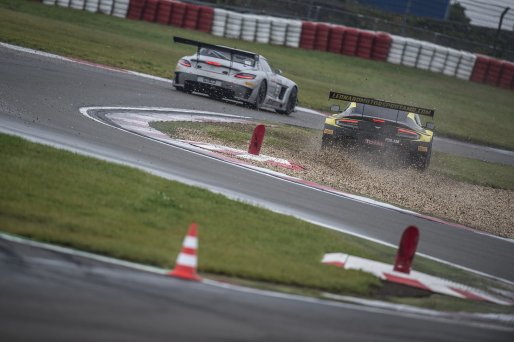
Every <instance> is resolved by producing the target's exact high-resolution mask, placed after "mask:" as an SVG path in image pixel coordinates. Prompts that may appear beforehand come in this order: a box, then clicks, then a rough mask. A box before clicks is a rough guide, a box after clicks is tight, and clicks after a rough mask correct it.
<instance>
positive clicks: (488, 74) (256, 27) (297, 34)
mask: <svg viewBox="0 0 514 342" xmlns="http://www.w3.org/2000/svg"><path fill="white" fill-rule="evenodd" d="M41 2H42V3H43V4H45V5H52V6H60V7H69V8H73V9H77V10H85V11H88V12H92V13H95V12H98V13H103V14H108V15H112V16H116V17H120V18H129V19H135V20H146V21H149V22H155V21H157V22H159V23H160V24H165V25H166V24H167V25H173V26H177V27H184V28H188V29H196V30H199V31H202V32H207V33H209V32H210V33H211V34H213V35H215V36H219V37H227V38H236V39H238V38H241V39H243V40H246V41H256V42H258V43H264V44H268V43H271V44H275V45H285V46H289V47H293V48H298V47H301V48H303V49H309V50H312V49H316V50H320V51H330V52H333V53H340V54H344V55H348V56H357V57H361V58H371V59H373V60H379V61H387V62H389V63H392V64H398V65H405V66H409V67H416V68H418V69H422V70H429V71H431V72H437V73H443V74H445V75H447V76H455V77H457V78H459V79H463V80H469V81H472V82H478V83H485V84H489V85H493V86H497V87H501V88H504V89H514V63H512V62H507V61H503V60H498V59H495V58H491V57H488V56H483V55H476V54H473V53H470V52H466V51H458V50H455V49H451V48H448V47H444V46H440V45H436V44H433V43H429V42H423V41H419V40H416V39H411V38H405V37H401V36H396V35H389V34H387V33H384V32H371V31H365V30H359V29H356V28H350V27H344V26H341V25H331V24H327V23H315V22H308V21H304V22H302V21H298V20H289V19H282V18H273V17H268V16H261V15H253V14H241V13H237V12H232V11H227V10H223V9H219V8H212V7H209V6H198V5H194V4H190V3H187V4H186V3H182V2H179V1H174V0H41Z"/></svg>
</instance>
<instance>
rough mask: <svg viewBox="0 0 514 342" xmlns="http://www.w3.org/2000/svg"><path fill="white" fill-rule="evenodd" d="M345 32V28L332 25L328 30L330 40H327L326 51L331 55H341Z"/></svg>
mask: <svg viewBox="0 0 514 342" xmlns="http://www.w3.org/2000/svg"><path fill="white" fill-rule="evenodd" d="M345 32H346V27H345V26H341V25H334V26H332V27H331V28H330V34H329V37H330V38H329V39H328V51H330V52H333V53H341V50H342V49H343V42H344V33H345Z"/></svg>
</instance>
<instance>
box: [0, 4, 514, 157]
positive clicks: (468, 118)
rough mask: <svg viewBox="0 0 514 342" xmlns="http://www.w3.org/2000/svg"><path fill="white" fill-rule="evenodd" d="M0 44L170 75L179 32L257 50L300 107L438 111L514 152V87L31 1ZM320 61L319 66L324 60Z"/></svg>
mask: <svg viewBox="0 0 514 342" xmlns="http://www.w3.org/2000/svg"><path fill="white" fill-rule="evenodd" d="M0 22H2V25H1V26H0V41H4V42H8V43H12V44H18V45H22V46H27V47H31V48H35V49H41V50H44V51H50V52H54V53H57V54H61V55H66V56H73V57H76V58H82V59H85V60H89V61H94V62H97V63H102V64H107V65H112V66H116V67H121V68H126V69H131V70H136V71H140V72H144V73H149V74H152V75H157V76H162V77H172V75H173V69H174V65H175V63H176V61H177V60H178V59H179V58H180V57H181V56H183V55H189V54H192V53H193V50H194V49H193V48H192V47H188V46H185V45H180V44H173V43H172V42H171V37H172V36H173V35H180V36H184V37H187V38H191V39H197V40H203V41H209V42H211V43H215V44H223V45H228V46H234V47H237V48H241V49H245V50H250V51H252V50H253V51H258V52H259V53H261V54H263V55H265V56H266V57H268V58H269V59H270V61H271V62H272V63H274V66H275V67H277V68H281V69H282V70H283V71H284V74H285V75H286V76H287V77H289V78H291V79H293V80H294V81H296V82H297V83H298V85H299V88H300V94H299V96H300V102H301V105H303V106H307V107H311V108H317V109H326V108H328V105H329V101H328V99H327V97H328V92H329V91H330V90H331V89H334V90H339V91H343V92H349V93H354V94H356V95H361V96H370V97H374V98H381V99H384V100H390V101H394V102H400V103H407V104H412V105H418V106H422V107H430V108H435V109H436V123H437V127H438V129H437V133H438V134H439V135H446V136H451V137H455V138H458V139H463V140H469V141H475V142H478V143H483V144H487V145H492V146H500V147H506V148H509V149H511V150H512V149H514V139H513V136H512V132H513V131H514V115H513V111H512V108H514V96H512V91H509V90H504V89H500V88H495V87H491V86H487V85H481V84H477V83H472V82H467V81H463V80H459V79H457V78H453V77H447V76H444V75H442V74H435V73H431V72H428V71H422V70H417V69H413V68H407V67H403V66H397V65H392V64H388V63H380V62H373V61H369V60H365V59H360V58H353V57H348V56H343V55H337V54H332V53H325V52H319V51H307V50H302V49H294V50H293V49H290V48H286V47H281V46H272V45H263V44H257V43H250V42H244V41H239V40H231V39H225V38H219V37H214V36H211V35H209V34H205V33H200V32H196V31H190V30H182V29H178V28H174V27H170V26H163V25H158V24H152V23H147V22H144V21H132V20H126V19H120V18H115V17H110V16H106V15H101V14H95V13H89V12H86V11H77V10H73V9H68V8H62V7H58V6H45V5H42V4H41V3H38V2H34V1H20V0H0ZM320 61H322V63H320Z"/></svg>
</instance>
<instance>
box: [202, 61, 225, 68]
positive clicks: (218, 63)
mask: <svg viewBox="0 0 514 342" xmlns="http://www.w3.org/2000/svg"><path fill="white" fill-rule="evenodd" d="M205 63H207V64H209V65H212V66H216V67H219V66H221V63H220V62H215V61H206V62H205Z"/></svg>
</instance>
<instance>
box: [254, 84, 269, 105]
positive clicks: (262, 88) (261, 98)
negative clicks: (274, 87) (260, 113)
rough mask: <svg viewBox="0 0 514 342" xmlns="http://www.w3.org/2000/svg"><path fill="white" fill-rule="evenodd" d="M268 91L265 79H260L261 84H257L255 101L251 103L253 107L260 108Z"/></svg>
mask: <svg viewBox="0 0 514 342" xmlns="http://www.w3.org/2000/svg"><path fill="white" fill-rule="evenodd" d="M267 93H268V85H267V84H266V82H265V81H262V83H261V85H260V86H259V92H258V93H257V97H256V99H255V102H254V103H253V104H252V105H251V107H252V108H253V109H257V110H259V109H261V107H262V105H263V104H264V100H265V99H266V94H267Z"/></svg>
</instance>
